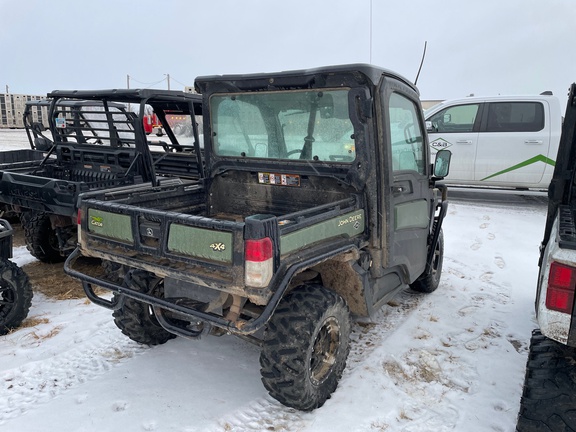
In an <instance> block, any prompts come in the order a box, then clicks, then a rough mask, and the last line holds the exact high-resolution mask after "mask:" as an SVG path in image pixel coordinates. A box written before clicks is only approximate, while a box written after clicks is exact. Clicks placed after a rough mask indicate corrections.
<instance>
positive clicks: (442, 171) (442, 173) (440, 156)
mask: <svg viewBox="0 0 576 432" xmlns="http://www.w3.org/2000/svg"><path fill="white" fill-rule="evenodd" d="M451 158H452V152H451V151H450V150H446V149H442V150H438V152H437V153H436V160H435V161H434V177H435V179H436V180H440V179H443V178H444V177H446V176H447V175H448V172H449V171H450V159H451Z"/></svg>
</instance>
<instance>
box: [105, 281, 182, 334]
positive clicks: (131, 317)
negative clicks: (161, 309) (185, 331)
mask: <svg viewBox="0 0 576 432" xmlns="http://www.w3.org/2000/svg"><path fill="white" fill-rule="evenodd" d="M131 281H132V283H133V287H135V288H138V290H139V291H140V292H143V293H147V294H150V293H155V294H156V295H160V296H163V293H164V286H163V285H162V280H161V279H159V278H157V277H156V276H154V275H151V274H150V273H147V272H143V271H135V272H133V274H132V277H131ZM117 296H118V295H117V294H114V299H113V301H114V300H116V298H117ZM112 316H113V317H114V324H116V326H117V327H118V328H119V329H120V330H122V333H124V334H125V335H126V336H128V337H129V338H130V339H132V340H133V341H135V342H138V343H141V344H145V345H161V344H163V343H166V342H168V341H169V340H170V339H174V338H175V337H176V335H174V334H173V333H170V332H168V331H167V330H165V329H164V328H163V327H162V326H161V325H160V324H159V323H158V320H157V319H156V316H155V315H154V312H153V311H152V308H151V307H150V306H149V305H148V304H146V303H142V302H140V301H137V300H134V299H131V298H126V300H125V302H124V305H123V306H122V307H121V308H120V309H117V310H115V311H114V312H113V314H112Z"/></svg>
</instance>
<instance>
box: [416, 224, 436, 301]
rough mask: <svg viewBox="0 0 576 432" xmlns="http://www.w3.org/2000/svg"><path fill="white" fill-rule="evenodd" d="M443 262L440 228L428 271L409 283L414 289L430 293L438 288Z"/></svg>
mask: <svg viewBox="0 0 576 432" xmlns="http://www.w3.org/2000/svg"><path fill="white" fill-rule="evenodd" d="M443 262H444V233H443V232H442V230H440V235H439V236H438V243H437V244H436V249H435V250H434V256H433V257H432V267H431V268H430V270H429V271H425V272H424V273H422V275H420V277H419V278H418V279H416V280H415V281H414V282H413V283H412V284H411V285H410V288H412V289H413V290H414V291H418V292H421V293H425V294H430V293H432V292H434V291H436V289H437V288H438V286H439V285H440V277H441V276H442V264H443Z"/></svg>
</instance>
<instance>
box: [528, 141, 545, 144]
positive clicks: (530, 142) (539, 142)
mask: <svg viewBox="0 0 576 432" xmlns="http://www.w3.org/2000/svg"><path fill="white" fill-rule="evenodd" d="M524 144H542V140H526V141H524Z"/></svg>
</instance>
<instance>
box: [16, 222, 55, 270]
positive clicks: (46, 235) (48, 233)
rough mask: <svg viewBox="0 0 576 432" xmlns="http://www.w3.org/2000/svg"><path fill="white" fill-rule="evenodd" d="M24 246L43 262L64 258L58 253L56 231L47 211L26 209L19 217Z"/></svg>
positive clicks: (52, 261) (53, 261)
mask: <svg viewBox="0 0 576 432" xmlns="http://www.w3.org/2000/svg"><path fill="white" fill-rule="evenodd" d="M20 221H21V223H22V228H23V229H24V238H25V240H26V247H27V249H28V251H29V252H30V254H32V256H34V257H36V258H38V259H39V260H40V261H42V262H45V263H57V262H62V261H64V260H65V257H64V256H63V255H62V254H61V253H60V247H59V245H58V237H57V236H56V231H54V230H53V229H52V224H51V223H50V216H49V215H48V213H43V212H34V211H27V212H23V213H22V216H21V217H20Z"/></svg>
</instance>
